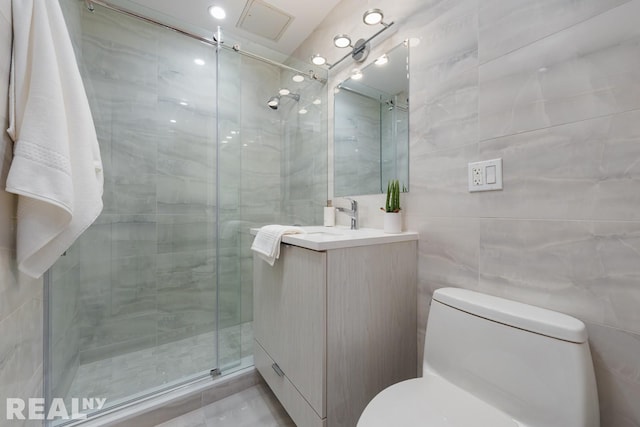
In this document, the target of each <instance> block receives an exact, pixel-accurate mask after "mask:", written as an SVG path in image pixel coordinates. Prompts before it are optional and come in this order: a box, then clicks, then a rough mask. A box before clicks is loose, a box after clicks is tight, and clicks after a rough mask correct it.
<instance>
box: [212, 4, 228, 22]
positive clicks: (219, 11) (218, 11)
mask: <svg viewBox="0 0 640 427" xmlns="http://www.w3.org/2000/svg"><path fill="white" fill-rule="evenodd" d="M209 15H211V16H213V17H214V18H216V19H224V18H226V16H227V13H226V12H225V11H224V9H223V8H221V7H220V6H216V5H212V6H209Z"/></svg>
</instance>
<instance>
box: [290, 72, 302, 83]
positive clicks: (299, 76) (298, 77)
mask: <svg viewBox="0 0 640 427" xmlns="http://www.w3.org/2000/svg"><path fill="white" fill-rule="evenodd" d="M291 80H293V81H294V82H296V83H302V82H303V81H304V76H303V75H302V74H296V75H295V76H293V77H291Z"/></svg>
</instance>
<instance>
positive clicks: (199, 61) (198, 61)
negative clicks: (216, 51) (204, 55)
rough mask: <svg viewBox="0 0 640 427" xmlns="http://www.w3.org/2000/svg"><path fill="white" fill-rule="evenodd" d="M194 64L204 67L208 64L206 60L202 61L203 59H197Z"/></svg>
mask: <svg viewBox="0 0 640 427" xmlns="http://www.w3.org/2000/svg"><path fill="white" fill-rule="evenodd" d="M193 62H194V63H195V64H196V65H204V64H206V62H204V59H201V58H196V59H194V60H193Z"/></svg>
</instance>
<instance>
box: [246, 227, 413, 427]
mask: <svg viewBox="0 0 640 427" xmlns="http://www.w3.org/2000/svg"><path fill="white" fill-rule="evenodd" d="M308 229H309V230H314V229H321V230H322V229H324V227H309V228H308ZM358 232H360V233H358ZM332 233H333V234H332ZM345 236H346V237H345ZM417 238H418V236H417V234H416V233H402V234H397V235H385V234H384V233H382V232H381V231H379V230H366V229H365V230H355V231H352V230H340V229H333V228H332V229H329V230H328V231H327V232H324V231H320V232H317V233H313V232H310V233H309V234H308V235H294V236H285V237H284V238H283V243H282V247H281V252H280V259H279V260H277V261H276V264H275V265H274V266H273V267H271V266H269V265H268V264H267V263H266V262H264V261H262V260H261V259H260V258H259V257H257V256H255V255H254V270H253V271H254V322H253V325H254V326H253V328H254V340H255V341H254V356H255V365H256V368H257V369H258V371H259V372H260V374H261V375H262V376H263V377H264V379H265V381H266V382H267V384H268V385H269V387H271V389H272V390H273V392H274V393H275V395H276V396H277V397H278V399H279V400H280V402H281V403H282V405H283V406H284V407H285V409H286V410H287V412H288V413H289V415H290V416H291V418H292V419H293V420H294V422H295V423H296V425H297V426H298V427H315V426H318V427H319V426H326V427H337V426H344V427H354V426H355V425H356V423H357V420H358V418H359V416H360V414H361V413H362V411H363V410H364V408H365V406H366V405H367V403H368V402H369V401H370V400H371V399H372V398H373V397H374V396H375V395H376V394H377V393H378V392H380V391H381V390H382V389H384V388H385V387H388V386H389V385H391V384H394V383H396V382H399V381H402V380H405V379H408V378H413V377H415V376H416V369H417V349H416V337H417V331H416V308H417V301H416V300H417V295H416V282H417Z"/></svg>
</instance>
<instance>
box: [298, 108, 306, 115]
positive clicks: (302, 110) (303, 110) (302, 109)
mask: <svg viewBox="0 0 640 427" xmlns="http://www.w3.org/2000/svg"><path fill="white" fill-rule="evenodd" d="M307 113H308V111H307V109H306V108H301V109H300V111H298V114H307Z"/></svg>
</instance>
